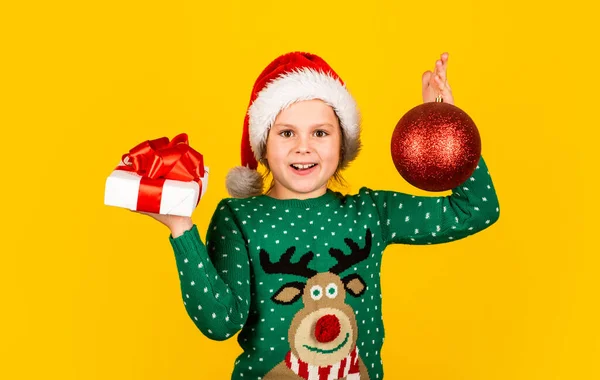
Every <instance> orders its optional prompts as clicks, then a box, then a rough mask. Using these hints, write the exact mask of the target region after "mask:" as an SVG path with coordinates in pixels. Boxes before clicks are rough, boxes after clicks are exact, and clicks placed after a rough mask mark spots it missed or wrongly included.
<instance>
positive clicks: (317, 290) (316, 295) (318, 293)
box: [310, 285, 323, 301]
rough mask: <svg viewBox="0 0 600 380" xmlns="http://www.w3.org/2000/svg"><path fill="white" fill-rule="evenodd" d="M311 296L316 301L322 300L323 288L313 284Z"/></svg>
mask: <svg viewBox="0 0 600 380" xmlns="http://www.w3.org/2000/svg"><path fill="white" fill-rule="evenodd" d="M310 296H311V297H312V299H313V300H315V301H318V300H320V299H321V297H323V288H322V287H320V286H319V285H315V286H313V287H312V288H310Z"/></svg>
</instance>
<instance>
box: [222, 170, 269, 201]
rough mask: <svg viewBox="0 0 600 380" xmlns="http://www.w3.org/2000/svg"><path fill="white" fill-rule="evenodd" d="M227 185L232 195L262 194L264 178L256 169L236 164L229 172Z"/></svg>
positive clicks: (241, 196)
mask: <svg viewBox="0 0 600 380" xmlns="http://www.w3.org/2000/svg"><path fill="white" fill-rule="evenodd" d="M225 186H226V187H227V191H228V192H229V195H231V196H232V197H234V198H248V197H253V196H257V195H262V191H263V179H262V177H261V175H260V173H259V172H258V171H256V170H253V169H250V168H247V167H245V166H236V167H234V168H233V169H231V170H230V171H229V173H227V178H225Z"/></svg>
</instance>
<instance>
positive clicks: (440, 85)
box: [435, 75, 448, 92]
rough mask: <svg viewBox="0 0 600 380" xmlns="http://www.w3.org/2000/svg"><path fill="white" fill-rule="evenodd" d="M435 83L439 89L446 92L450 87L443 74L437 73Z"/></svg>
mask: <svg viewBox="0 0 600 380" xmlns="http://www.w3.org/2000/svg"><path fill="white" fill-rule="evenodd" d="M435 85H436V87H437V88H438V90H439V91H441V92H444V91H446V90H447V89H448V83H447V82H446V81H444V80H443V79H442V76H441V75H436V77H435Z"/></svg>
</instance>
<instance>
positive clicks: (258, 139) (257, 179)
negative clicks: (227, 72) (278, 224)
mask: <svg viewBox="0 0 600 380" xmlns="http://www.w3.org/2000/svg"><path fill="white" fill-rule="evenodd" d="M311 99H320V100H322V101H324V102H325V103H326V104H327V105H329V106H331V107H332V108H333V110H334V111H335V113H336V115H337V117H338V119H339V120H340V126H341V128H342V132H343V142H342V143H343V145H342V149H343V155H342V157H341V163H340V169H343V168H345V167H346V166H347V165H348V164H349V163H350V162H351V161H352V160H354V158H356V155H357V154H358V151H359V150H360V145H361V144H360V113H359V110H358V108H357V106H356V101H355V100H354V98H353V97H352V95H350V93H349V92H348V90H347V89H346V85H345V84H344V82H343V81H342V80H341V78H340V77H339V75H337V74H336V72H335V71H333V69H332V68H331V67H330V66H329V65H328V64H327V62H325V61H324V60H323V59H322V58H320V57H318V56H316V55H314V54H310V53H304V52H291V53H287V54H284V55H282V56H279V57H277V58H276V59H275V60H274V61H273V62H271V63H270V64H269V65H268V66H267V67H266V68H265V69H264V70H263V72H262V73H261V74H260V75H259V77H258V79H257V80H256V82H255V83H254V87H253V88H252V94H251V97H250V104H249V106H248V112H247V113H246V117H245V118H244V130H243V135H242V166H237V167H235V168H233V169H231V170H230V171H229V173H228V174H227V179H226V186H227V191H228V192H229V194H230V195H231V196H232V197H236V198H246V197H250V196H255V195H261V194H262V191H263V181H262V177H261V175H260V173H258V172H257V171H256V169H257V167H258V161H260V160H261V159H262V158H263V157H264V153H265V152H264V151H265V148H266V142H267V136H268V134H269V129H270V128H271V126H272V125H273V123H274V122H275V118H276V117H277V115H278V114H279V113H280V112H281V111H282V110H284V109H285V108H287V107H289V106H290V105H292V104H293V103H295V102H298V101H302V100H311Z"/></svg>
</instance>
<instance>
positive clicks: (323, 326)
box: [315, 314, 340, 343]
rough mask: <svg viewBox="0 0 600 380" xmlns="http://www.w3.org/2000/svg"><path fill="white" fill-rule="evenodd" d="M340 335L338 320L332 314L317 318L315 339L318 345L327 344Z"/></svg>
mask: <svg viewBox="0 0 600 380" xmlns="http://www.w3.org/2000/svg"><path fill="white" fill-rule="evenodd" d="M338 335H340V320H339V319H338V317H336V316H335V315H333V314H327V315H324V316H322V317H321V318H319V320H318V321H317V325H316V326H315V338H317V340H318V341H319V342H320V343H329V342H331V341H332V340H334V339H335V338H337V337H338Z"/></svg>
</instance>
